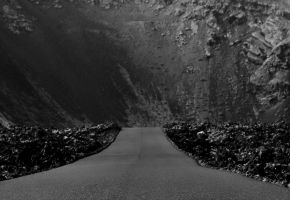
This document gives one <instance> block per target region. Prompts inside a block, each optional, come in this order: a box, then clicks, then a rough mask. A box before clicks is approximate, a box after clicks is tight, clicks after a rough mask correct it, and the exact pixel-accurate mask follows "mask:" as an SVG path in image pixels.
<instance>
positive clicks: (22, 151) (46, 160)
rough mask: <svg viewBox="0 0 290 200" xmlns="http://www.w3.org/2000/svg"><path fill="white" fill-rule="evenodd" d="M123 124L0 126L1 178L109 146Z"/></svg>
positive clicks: (22, 173) (49, 166) (68, 159)
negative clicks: (47, 126) (81, 126)
mask: <svg viewBox="0 0 290 200" xmlns="http://www.w3.org/2000/svg"><path fill="white" fill-rule="evenodd" d="M119 131H120V127H119V126H118V125H117V124H113V123H106V124H99V125H96V126H92V127H89V128H74V129H69V128H66V129H62V130H60V129H51V128H50V129H43V128H40V127H21V126H13V127H10V128H9V129H6V128H4V127H1V126H0V181H2V180H7V179H11V178H16V177H19V176H23V175H27V174H32V173H36V172H39V171H44V170H48V169H51V168H55V167H59V166H61V165H65V164H68V163H72V162H74V161H76V160H78V159H80V158H83V157H85V156H88V155H91V154H93V153H97V152H99V151H101V150H103V149H104V148H106V147H108V146H109V145H110V144H111V143H112V142H113V141H114V140H115V138H116V137H117V135H118V133H119Z"/></svg>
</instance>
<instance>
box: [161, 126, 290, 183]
mask: <svg viewBox="0 0 290 200" xmlns="http://www.w3.org/2000/svg"><path fill="white" fill-rule="evenodd" d="M289 128H290V127H289V124H286V123H283V122H281V123H274V124H267V125H266V124H260V123H256V124H238V123H225V124H221V125H213V124H210V123H204V124H189V123H183V122H182V123H171V124H167V125H165V126H164V130H165V133H166V135H167V136H168V137H169V138H170V139H171V140H172V141H173V142H174V143H175V144H176V145H177V147H178V148H180V149H181V150H183V151H185V152H187V153H189V154H190V155H192V156H193V157H194V158H195V159H196V160H197V161H198V162H199V164H201V165H202V166H209V167H214V168H218V169H225V170H230V171H233V172H236V173H241V174H244V175H246V176H249V177H253V178H256V179H259V180H262V181H264V182H272V183H276V184H281V185H284V186H286V187H290V133H289V130H290V129H289Z"/></svg>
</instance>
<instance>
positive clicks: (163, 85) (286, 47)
mask: <svg viewBox="0 0 290 200" xmlns="http://www.w3.org/2000/svg"><path fill="white" fill-rule="evenodd" d="M289 4H290V3H288V1H287V0H278V1H275V2H273V1H270V0H178V1H177V0H136V1H130V0H47V1H37V0H21V1H20V0H3V1H1V2H0V16H1V17H0V41H1V42H0V57H1V65H0V70H1V75H0V76H1V81H0V84H1V85H0V99H1V101H0V113H1V114H0V118H1V121H2V122H3V123H4V122H5V123H6V122H7V121H11V122H17V123H19V122H20V123H21V122H24V123H41V124H44V125H50V124H56V123H57V124H59V125H60V126H63V125H75V124H79V123H91V122H99V121H102V120H115V121H119V122H121V123H122V124H126V125H139V126H140V125H159V124H162V123H164V122H165V121H167V120H171V119H174V118H182V119H192V120H197V121H202V120H205V119H210V120H212V121H224V120H245V119H247V120H256V119H259V120H264V121H275V120H278V119H281V118H283V119H287V120H289V118H290V116H289V105H290V104H289V89H290V88H289V79H290V76H289V66H290V63H289V62H290V61H289V59H288V58H289V57H290V5H289ZM44 113H45V114H44Z"/></svg>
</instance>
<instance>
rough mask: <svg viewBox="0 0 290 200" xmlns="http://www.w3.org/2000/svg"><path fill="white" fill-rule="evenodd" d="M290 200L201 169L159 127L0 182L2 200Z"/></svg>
mask: <svg viewBox="0 0 290 200" xmlns="http://www.w3.org/2000/svg"><path fill="white" fill-rule="evenodd" d="M12 199H17V200H43V199H46V200H65V199H69V200H74V199H77V200H82V199H83V200H85V199H86V200H87V199H92V200H105V199H109V200H114V199H118V200H123V199H124V200H125V199H126V200H139V199H140V200H144V199H149V200H205V199H206V200H219V199H220V200H229V199H236V200H241V199H244V200H256V199H260V200H276V199H277V200H290V190H289V189H286V188H283V187H279V186H276V185H272V184H268V183H263V182H259V181H255V180H252V179H249V178H246V177H243V176H240V175H237V174H233V173H229V172H224V171H219V170H212V169H208V168H203V167H199V166H197V165H196V163H195V162H194V161H193V160H192V159H190V158H188V157H187V156H185V155H184V154H183V153H182V152H179V151H178V150H176V149H175V148H174V147H173V146H172V145H171V144H170V143H169V142H168V141H167V139H166V138H165V136H164V135H163V133H162V131H161V129H160V128H132V129H124V130H123V131H122V132H121V133H120V135H119V137H118V138H117V140H116V141H115V143H113V144H112V145H111V146H110V147H109V148H108V149H106V150H105V151H103V152H101V153H100V154H98V155H94V156H91V157H87V158H85V159H82V160H80V161H78V162H75V163H73V164H70V165H67V166H64V167H60V168H57V169H53V170H50V171H47V172H43V173H38V174H34V175H29V176H25V177H21V178H17V179H13V180H9V181H4V182H0V200H12Z"/></svg>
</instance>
